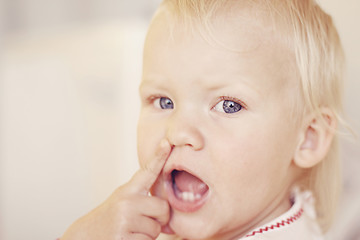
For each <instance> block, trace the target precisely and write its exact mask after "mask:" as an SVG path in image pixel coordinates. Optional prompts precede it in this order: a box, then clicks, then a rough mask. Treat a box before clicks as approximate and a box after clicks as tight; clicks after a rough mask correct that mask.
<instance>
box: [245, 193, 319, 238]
mask: <svg viewBox="0 0 360 240" xmlns="http://www.w3.org/2000/svg"><path fill="white" fill-rule="evenodd" d="M292 199H293V202H294V203H293V205H292V207H291V208H290V209H289V211H287V212H285V213H284V214H283V215H281V216H279V217H277V218H276V219H274V220H273V221H271V222H269V223H267V224H265V225H263V226H260V227H258V228H255V229H253V230H252V231H250V232H249V233H248V234H246V235H245V237H243V238H241V239H243V240H271V239H277V240H279V239H292V240H303V239H307V240H323V237H322V234H321V230H320V228H319V226H318V223H317V222H316V212H315V208H314V198H313V196H312V194H311V192H310V191H304V192H300V190H299V188H294V190H293V192H292Z"/></svg>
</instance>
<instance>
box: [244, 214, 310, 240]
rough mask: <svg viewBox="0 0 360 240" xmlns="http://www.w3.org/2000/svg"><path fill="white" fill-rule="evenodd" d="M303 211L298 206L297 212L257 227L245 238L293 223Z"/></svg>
mask: <svg viewBox="0 0 360 240" xmlns="http://www.w3.org/2000/svg"><path fill="white" fill-rule="evenodd" d="M303 212H304V210H303V209H302V208H300V210H299V211H298V212H297V213H295V214H294V215H293V216H291V217H289V218H287V219H286V220H282V221H281V222H278V223H275V224H272V225H270V226H266V227H261V228H259V229H256V230H255V231H253V232H252V233H250V234H248V235H246V236H245V238H247V237H252V236H255V235H256V234H260V233H264V232H267V231H269V230H273V229H275V228H280V227H284V226H285V225H289V224H291V223H293V222H294V221H296V220H297V219H299V218H300V217H301V215H302V214H303Z"/></svg>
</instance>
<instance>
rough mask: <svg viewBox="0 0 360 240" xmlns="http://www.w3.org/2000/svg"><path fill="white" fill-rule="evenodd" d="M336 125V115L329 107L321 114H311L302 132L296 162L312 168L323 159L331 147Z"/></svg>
mask: <svg viewBox="0 0 360 240" xmlns="http://www.w3.org/2000/svg"><path fill="white" fill-rule="evenodd" d="M336 126H337V121H336V117H335V115H334V113H333V112H332V111H331V110H330V109H328V108H322V109H321V114H319V115H316V116H314V115H313V116H309V117H308V118H307V121H305V124H304V127H303V130H302V131H301V132H300V134H301V135H300V142H299V145H298V148H297V149H296V152H295V156H294V162H295V164H296V165H297V166H298V167H301V168H310V167H313V166H315V165H316V164H318V163H319V162H320V161H322V160H323V159H324V158H325V156H326V154H327V153H328V151H329V149H330V146H331V142H332V140H333V138H334V134H335V129H336Z"/></svg>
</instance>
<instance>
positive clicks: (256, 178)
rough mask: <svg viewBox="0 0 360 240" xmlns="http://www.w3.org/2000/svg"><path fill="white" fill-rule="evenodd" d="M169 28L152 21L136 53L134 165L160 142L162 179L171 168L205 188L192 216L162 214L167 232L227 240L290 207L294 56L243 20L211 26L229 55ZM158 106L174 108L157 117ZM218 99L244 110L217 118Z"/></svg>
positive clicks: (295, 129)
mask: <svg viewBox="0 0 360 240" xmlns="http://www.w3.org/2000/svg"><path fill="white" fill-rule="evenodd" d="M244 11H245V13H246V14H249V15H248V16H250V15H251V14H250V12H246V10H244ZM222 20H224V19H222ZM171 21H172V24H174V23H175V27H173V28H172V31H171V32H170V28H169V25H168V23H169V22H171ZM174 21H175V20H172V19H169V18H168V17H167V15H166V14H162V13H160V14H159V15H158V16H157V17H156V18H155V20H154V21H153V24H152V25H151V28H150V31H149V34H148V38H147V41H146V45H145V53H144V70H143V81H142V84H141V87H140V95H141V99H142V108H141V116H140V120H139V127H138V153H139V154H138V155H139V160H140V164H141V165H145V164H146V163H147V162H148V161H149V160H151V159H150V158H149V157H148V156H151V155H152V153H153V151H154V149H156V145H157V144H158V143H159V142H160V141H162V140H163V139H166V140H167V141H168V142H169V143H170V144H171V145H172V147H173V149H172V152H171V153H170V155H169V158H168V160H167V162H166V164H165V166H164V170H163V171H164V172H167V171H170V170H171V169H173V168H175V167H178V166H180V167H181V168H185V169H188V170H189V171H190V172H192V173H194V174H195V175H196V176H198V177H199V178H201V179H202V180H203V181H204V182H205V183H206V184H208V186H209V188H210V190H209V191H210V194H209V198H208V200H207V201H206V203H205V205H204V206H203V207H202V208H201V209H199V210H198V211H195V212H192V213H186V212H181V211H178V210H176V209H174V208H171V217H170V221H169V223H168V227H169V228H170V229H172V230H173V231H174V232H175V233H176V234H177V235H179V236H181V237H182V238H186V239H236V238H239V237H241V236H244V234H246V233H247V232H248V231H250V230H251V229H252V228H254V227H256V226H259V225H262V224H264V223H266V222H268V221H270V220H271V219H274V218H275V217H277V216H279V215H281V214H282V213H284V212H286V211H287V210H288V209H289V208H290V207H291V204H290V201H289V192H290V190H289V189H290V187H291V185H292V183H293V182H294V181H295V179H296V178H297V175H298V168H297V167H296V166H295V164H294V163H293V157H294V154H295V151H296V149H297V146H298V145H299V138H300V137H299V136H300V135H301V134H300V128H299V125H298V122H297V121H294V120H293V117H292V116H291V114H288V113H289V112H292V108H293V102H294V101H293V100H294V96H297V91H298V90H297V88H296V87H294V86H296V78H295V76H294V75H293V74H292V72H291V71H289V68H290V67H288V66H289V65H290V66H291V64H292V62H293V55H292V53H291V52H289V50H288V49H287V48H286V47H284V45H283V44H282V42H280V41H278V40H277V39H276V37H274V35H273V32H271V30H270V28H269V26H267V25H265V24H263V23H262V22H259V21H258V20H255V19H253V18H252V17H249V18H247V21H246V23H242V21H237V22H235V21H234V20H232V21H234V22H231V23H230V24H226V25H224V24H221V23H222V21H221V20H220V21H219V22H216V23H215V24H214V25H215V27H214V32H213V35H214V37H215V38H216V39H220V40H221V41H222V42H223V43H225V45H226V46H235V45H237V49H238V50H239V51H237V52H234V51H229V50H228V49H224V48H222V47H216V46H215V47H214V46H213V45H210V44H209V43H208V42H207V41H206V40H205V39H204V38H203V37H202V36H200V35H198V34H196V33H194V34H190V33H187V32H186V30H185V29H184V28H183V27H182V26H181V24H179V25H176V22H174ZM234 25H236V29H239V31H237V32H236V34H235V36H234V31H233V28H234ZM228 26H231V28H230V27H228ZM259 33H260V34H259ZM160 98H166V99H170V100H171V101H172V103H173V104H174V107H173V108H171V109H162V108H161V106H160V105H159V99H160ZM224 98H225V100H232V101H234V102H237V103H240V104H242V105H243V109H242V110H240V111H239V112H236V113H233V114H228V113H224V112H223V110H222V107H221V106H222V105H221V104H222V100H223V99H224ZM284 99H287V100H286V101H284ZM164 179H165V176H164V175H160V176H159V178H158V181H157V183H156V184H155V186H153V194H154V195H156V196H158V197H160V198H163V199H165V200H167V195H166V193H165V191H164V182H165V180H164ZM214 216H216V217H214Z"/></svg>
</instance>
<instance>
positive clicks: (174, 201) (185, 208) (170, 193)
mask: <svg viewBox="0 0 360 240" xmlns="http://www.w3.org/2000/svg"><path fill="white" fill-rule="evenodd" d="M165 191H166V193H167V198H168V201H169V204H170V206H171V207H172V208H174V209H176V210H178V211H180V212H195V211H197V210H199V209H200V208H201V207H202V206H203V205H204V204H205V203H206V201H207V199H208V198H209V190H208V191H207V192H206V193H205V194H204V195H203V196H202V197H201V198H200V199H198V200H194V201H191V202H190V201H183V200H182V199H179V198H177V197H176V195H175V192H174V188H173V183H172V181H171V180H168V181H166V182H165Z"/></svg>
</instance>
